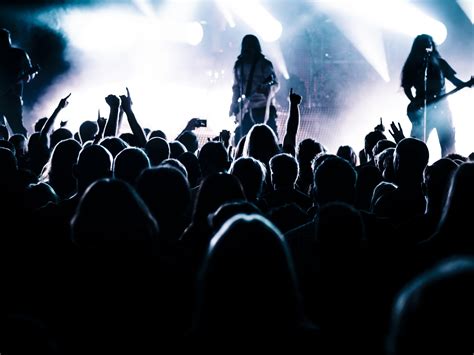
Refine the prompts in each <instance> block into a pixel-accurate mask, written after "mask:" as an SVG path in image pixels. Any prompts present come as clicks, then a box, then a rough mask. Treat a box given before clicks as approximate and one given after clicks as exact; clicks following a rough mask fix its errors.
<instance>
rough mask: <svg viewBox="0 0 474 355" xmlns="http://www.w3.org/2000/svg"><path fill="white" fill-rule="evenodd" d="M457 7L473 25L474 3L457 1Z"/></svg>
mask: <svg viewBox="0 0 474 355" xmlns="http://www.w3.org/2000/svg"><path fill="white" fill-rule="evenodd" d="M457 1H458V4H459V6H460V7H461V9H462V10H463V11H464V13H465V14H466V16H467V17H468V18H469V20H471V23H472V24H474V1H472V0H457Z"/></svg>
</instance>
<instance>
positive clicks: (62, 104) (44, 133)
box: [40, 94, 71, 141]
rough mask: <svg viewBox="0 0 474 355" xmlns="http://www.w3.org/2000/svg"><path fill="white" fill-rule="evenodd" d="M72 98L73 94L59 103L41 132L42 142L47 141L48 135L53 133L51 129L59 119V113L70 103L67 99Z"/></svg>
mask: <svg viewBox="0 0 474 355" xmlns="http://www.w3.org/2000/svg"><path fill="white" fill-rule="evenodd" d="M70 96H71V94H69V95H67V96H66V97H64V98H62V99H61V100H60V101H59V104H58V106H57V107H56V108H55V110H54V111H53V114H52V115H51V116H50V117H49V118H48V119H47V120H46V122H45V124H44V126H43V128H42V129H41V131H40V140H41V141H46V139H47V138H48V134H49V133H50V132H51V129H52V128H53V125H54V122H55V120H56V117H58V114H59V112H61V110H62V109H63V108H65V107H66V106H67V105H68V103H69V102H68V101H67V99H69V97H70Z"/></svg>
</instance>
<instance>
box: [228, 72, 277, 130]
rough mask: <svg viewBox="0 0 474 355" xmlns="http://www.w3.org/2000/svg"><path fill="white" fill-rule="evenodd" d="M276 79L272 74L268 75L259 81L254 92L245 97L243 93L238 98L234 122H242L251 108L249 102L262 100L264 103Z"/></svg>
mask: <svg viewBox="0 0 474 355" xmlns="http://www.w3.org/2000/svg"><path fill="white" fill-rule="evenodd" d="M275 84H276V81H275V79H274V78H273V76H269V77H268V78H267V79H266V80H265V81H264V82H263V83H261V84H260V85H259V86H258V87H257V89H256V90H255V92H254V93H253V94H252V95H251V96H249V97H246V96H245V95H242V96H241V97H240V98H239V99H238V102H239V108H238V111H237V112H236V113H235V117H236V123H237V124H239V123H241V122H242V120H243V118H244V116H245V115H246V114H247V112H249V110H251V109H252V108H251V104H252V103H255V102H258V101H262V102H264V103H265V104H266V103H267V101H268V98H269V95H268V90H269V89H270V87H271V86H273V85H275Z"/></svg>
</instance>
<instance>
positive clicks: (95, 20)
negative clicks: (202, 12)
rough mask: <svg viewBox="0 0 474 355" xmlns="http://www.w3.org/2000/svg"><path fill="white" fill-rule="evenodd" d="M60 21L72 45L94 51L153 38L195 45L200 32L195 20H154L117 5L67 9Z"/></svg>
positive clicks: (131, 46)
mask: <svg viewBox="0 0 474 355" xmlns="http://www.w3.org/2000/svg"><path fill="white" fill-rule="evenodd" d="M62 23H63V28H64V31H65V33H66V34H67V35H68V37H69V39H70V41H71V43H73V44H74V46H76V47H78V48H81V49H88V50H97V51H109V50H111V49H113V50H117V49H118V48H121V49H124V50H125V49H130V48H134V47H135V46H137V45H139V44H143V43H153V42H154V41H156V42H159V41H170V42H178V43H187V44H190V45H194V46H195V45H197V44H199V43H200V42H201V40H202V38H203V34H204V31H203V28H202V26H201V24H200V23H198V22H184V23H183V22H177V21H170V20H158V19H157V18H155V17H145V16H143V15H141V14H135V13H130V12H129V11H124V10H123V9H121V8H104V9H97V10H95V11H94V12H92V11H88V12H85V11H81V10H71V11H70V12H68V13H67V14H66V15H65V16H64V19H63V21H62ZM84 23H87V26H84ZM125 24H126V25H125Z"/></svg>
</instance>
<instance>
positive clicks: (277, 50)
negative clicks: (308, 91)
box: [266, 42, 290, 80]
mask: <svg viewBox="0 0 474 355" xmlns="http://www.w3.org/2000/svg"><path fill="white" fill-rule="evenodd" d="M266 47H267V53H268V57H269V58H271V59H272V62H273V63H274V64H275V67H276V69H277V70H278V71H279V72H280V73H281V75H283V77H284V78H285V79H286V80H288V79H289V78H290V74H289V73H288V68H287V66H286V62H285V58H284V57H283V52H282V50H281V46H280V43H279V42H272V43H268V44H267V45H266Z"/></svg>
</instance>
